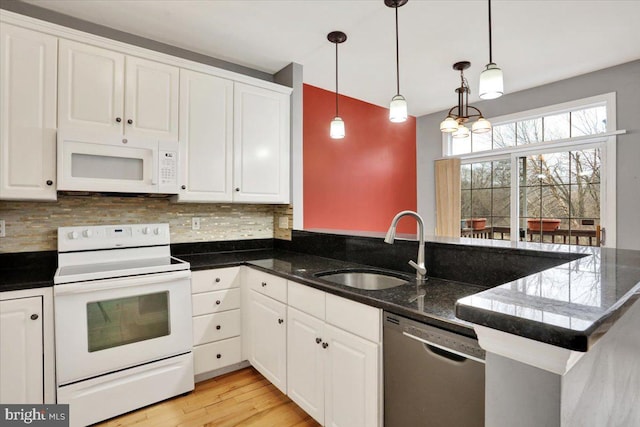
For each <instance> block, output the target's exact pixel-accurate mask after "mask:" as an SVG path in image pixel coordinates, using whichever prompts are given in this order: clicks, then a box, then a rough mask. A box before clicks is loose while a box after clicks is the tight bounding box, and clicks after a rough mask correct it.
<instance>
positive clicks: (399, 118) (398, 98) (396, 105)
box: [384, 0, 409, 123]
mask: <svg viewBox="0 0 640 427" xmlns="http://www.w3.org/2000/svg"><path fill="white" fill-rule="evenodd" d="M407 1H409V0H384V4H385V5H387V6H388V7H391V8H393V9H395V10H396V95H395V96H394V97H393V98H391V103H390V104H389V120H390V121H391V122H393V123H402V122H405V121H407V117H408V112H407V100H406V99H404V96H402V95H400V43H399V38H398V8H399V7H401V6H404V5H405V4H407Z"/></svg>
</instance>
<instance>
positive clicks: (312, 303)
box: [287, 280, 325, 320]
mask: <svg viewBox="0 0 640 427" xmlns="http://www.w3.org/2000/svg"><path fill="white" fill-rule="evenodd" d="M287 287H288V289H287V300H288V301H289V305H290V306H291V307H294V308H297V309H298V310H300V311H302V312H304V313H307V314H310V315H312V316H314V317H317V318H318V319H321V320H324V311H325V293H324V292H322V291H320V290H318V289H314V288H312V287H310V286H305V285H301V284H300V283H296V282H292V281H291V280H288V281H287Z"/></svg>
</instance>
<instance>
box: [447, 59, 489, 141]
mask: <svg viewBox="0 0 640 427" xmlns="http://www.w3.org/2000/svg"><path fill="white" fill-rule="evenodd" d="M470 66H471V63H470V62H469V61H460V62H456V63H455V64H453V69H454V70H456V71H460V87H459V88H456V93H457V94H458V105H454V106H453V107H451V109H450V110H449V112H448V113H447V118H446V119H444V120H443V121H442V123H440V130H441V131H442V132H444V133H450V134H451V136H453V137H454V138H466V137H468V136H469V133H470V132H469V128H468V127H466V126H465V123H467V122H468V121H469V119H471V118H474V117H477V118H478V119H477V120H476V121H475V122H474V123H473V125H472V126H471V132H473V133H484V132H489V131H490V130H491V123H489V120H487V119H485V118H484V117H482V113H481V112H480V110H478V109H477V108H476V107H472V106H471V105H469V93H470V92H471V91H470V90H469V84H468V83H467V79H465V78H464V70H466V69H467V68H469V67H470Z"/></svg>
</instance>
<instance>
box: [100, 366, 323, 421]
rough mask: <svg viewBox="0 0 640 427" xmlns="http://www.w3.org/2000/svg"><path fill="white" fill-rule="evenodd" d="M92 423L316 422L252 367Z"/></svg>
mask: <svg viewBox="0 0 640 427" xmlns="http://www.w3.org/2000/svg"><path fill="white" fill-rule="evenodd" d="M96 426H97V427H203V426H207V427H233V426H243V427H270V426H273V427H319V426H320V424H318V423H317V422H315V420H313V418H311V417H310V416H309V415H308V414H307V413H305V412H304V411H303V410H302V409H301V408H300V407H299V406H297V405H296V404H295V403H293V402H292V401H291V400H290V399H289V398H288V397H287V396H285V395H284V394H282V393H281V392H280V390H278V389H277V388H276V387H275V386H274V385H273V384H271V383H270V382H269V381H268V380H267V379H265V378H264V377H263V376H262V375H260V373H259V372H258V371H256V370H255V369H253V368H245V369H242V370H239V371H236V372H231V373H229V374H226V375H222V376H220V377H217V378H212V379H210V380H207V381H203V382H201V383H198V384H196V387H195V390H194V391H193V392H192V393H189V394H188V395H186V396H177V397H174V398H172V399H168V400H165V401H162V402H159V403H157V404H155V405H150V406H147V407H145V408H141V409H139V410H137V411H133V412H129V413H128V414H124V415H121V416H119V417H116V418H112V419H110V420H107V421H104V422H102V423H100V424H96Z"/></svg>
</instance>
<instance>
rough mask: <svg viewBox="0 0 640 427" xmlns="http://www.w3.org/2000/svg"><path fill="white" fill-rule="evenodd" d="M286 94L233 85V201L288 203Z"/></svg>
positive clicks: (287, 100) (287, 103)
mask: <svg viewBox="0 0 640 427" xmlns="http://www.w3.org/2000/svg"><path fill="white" fill-rule="evenodd" d="M289 104H290V100H289V95H288V94H284V93H280V92H274V91H272V90H268V89H264V88H260V87H256V86H251V85H247V84H243V83H235V87H234V180H233V185H234V194H233V200H234V201H237V202H254V203H289V169H290V165H289V146H290V142H289V137H290V135H289V128H290V124H289Z"/></svg>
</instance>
